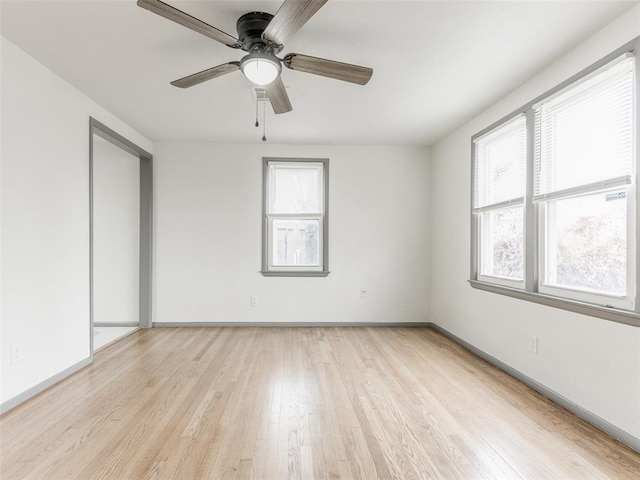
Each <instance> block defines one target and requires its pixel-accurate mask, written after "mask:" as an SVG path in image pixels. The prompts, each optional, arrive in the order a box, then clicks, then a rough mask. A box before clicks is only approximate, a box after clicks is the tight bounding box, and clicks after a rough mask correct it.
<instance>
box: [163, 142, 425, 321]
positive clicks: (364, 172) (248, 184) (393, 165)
mask: <svg viewBox="0 0 640 480" xmlns="http://www.w3.org/2000/svg"><path fill="white" fill-rule="evenodd" d="M263 156H267V157H268V156H275V157H277V156H281V157H311V158H329V159H330V167H329V168H330V179H329V199H330V200H329V201H330V207H329V208H330V213H329V269H330V270H331V274H330V275H329V276H328V277H326V278H273V277H268V278H267V277H263V276H262V275H261V274H260V273H259V270H260V267H261V238H262V237H261V211H262V157H263ZM154 177H155V178H154V182H155V184H154V188H155V191H154V196H155V198H154V201H155V219H154V222H155V232H154V233H155V265H154V269H155V270H154V272H155V275H154V277H155V293H154V298H155V306H154V310H155V312H154V314H155V316H154V321H155V322H423V321H426V319H427V318H426V317H427V308H428V292H429V285H428V271H429V265H428V257H429V255H428V251H427V250H426V249H425V244H426V243H428V237H429V229H428V225H429V219H428V214H427V205H428V198H429V192H428V185H427V182H428V178H429V162H428V154H427V150H426V149H420V148H389V147H387V148H384V147H382V148H377V147H335V146H334V147H320V146H279V145H269V144H266V145H245V146H233V145H229V146H222V145H212V144H172V143H167V144H156V145H155V151H154ZM361 288H366V289H367V291H368V297H366V298H361V297H360V289H361ZM251 295H255V296H257V297H258V306H256V307H251V306H250V302H249V297H250V296H251Z"/></svg>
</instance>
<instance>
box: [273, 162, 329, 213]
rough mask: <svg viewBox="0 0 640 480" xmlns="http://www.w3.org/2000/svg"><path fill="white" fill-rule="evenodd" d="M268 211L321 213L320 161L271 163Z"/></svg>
mask: <svg viewBox="0 0 640 480" xmlns="http://www.w3.org/2000/svg"><path fill="white" fill-rule="evenodd" d="M269 170H270V172H269V181H270V185H269V187H270V188H269V204H268V206H269V208H268V213H278V214H303V213H309V214H311V213H313V214H319V213H322V203H323V202H322V170H323V169H322V164H312V163H309V164H303V163H275V162H274V163H270V164H269Z"/></svg>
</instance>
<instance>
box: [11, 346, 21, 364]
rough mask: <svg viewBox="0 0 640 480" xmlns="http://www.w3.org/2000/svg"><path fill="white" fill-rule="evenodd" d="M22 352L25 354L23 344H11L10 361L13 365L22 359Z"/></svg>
mask: <svg viewBox="0 0 640 480" xmlns="http://www.w3.org/2000/svg"><path fill="white" fill-rule="evenodd" d="M22 354H23V352H22V345H11V346H10V347H9V355H10V359H9V363H10V364H11V365H15V364H16V363H18V362H19V361H21V360H22Z"/></svg>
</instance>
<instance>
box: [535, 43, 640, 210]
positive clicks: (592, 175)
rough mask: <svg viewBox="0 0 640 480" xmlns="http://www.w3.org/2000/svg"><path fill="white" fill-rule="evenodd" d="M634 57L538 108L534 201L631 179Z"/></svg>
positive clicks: (587, 78) (589, 77) (590, 76)
mask: <svg viewBox="0 0 640 480" xmlns="http://www.w3.org/2000/svg"><path fill="white" fill-rule="evenodd" d="M633 70H634V56H633V55H631V54H625V55H623V56H622V57H620V58H619V59H618V60H616V61H614V62H613V63H610V64H608V65H607V66H606V67H604V68H603V69H601V70H597V71H595V72H594V73H593V74H591V75H589V76H588V77H585V79H584V80H583V81H581V82H580V83H578V84H577V85H576V84H574V85H572V86H570V87H569V88H567V89H565V90H563V91H561V92H559V93H558V94H556V95H554V96H553V97H550V98H549V99H547V100H545V101H544V102H542V103H540V104H539V105H536V106H535V107H534V114H535V129H534V151H535V157H534V201H540V200H546V199H551V198H554V197H555V198H557V197H561V196H564V195H565V194H567V195H575V194H577V193H580V192H581V191H584V192H587V191H593V190H594V189H595V188H598V186H600V188H609V187H615V186H618V185H623V184H627V183H630V182H631V175H632V173H633V171H632V168H633V133H634V132H633V98H634V94H633V91H634V78H633Z"/></svg>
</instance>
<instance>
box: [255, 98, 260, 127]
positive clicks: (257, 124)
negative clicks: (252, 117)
mask: <svg viewBox="0 0 640 480" xmlns="http://www.w3.org/2000/svg"><path fill="white" fill-rule="evenodd" d="M259 126H260V124H259V123H258V95H257V94H256V128H257V127H259Z"/></svg>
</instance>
